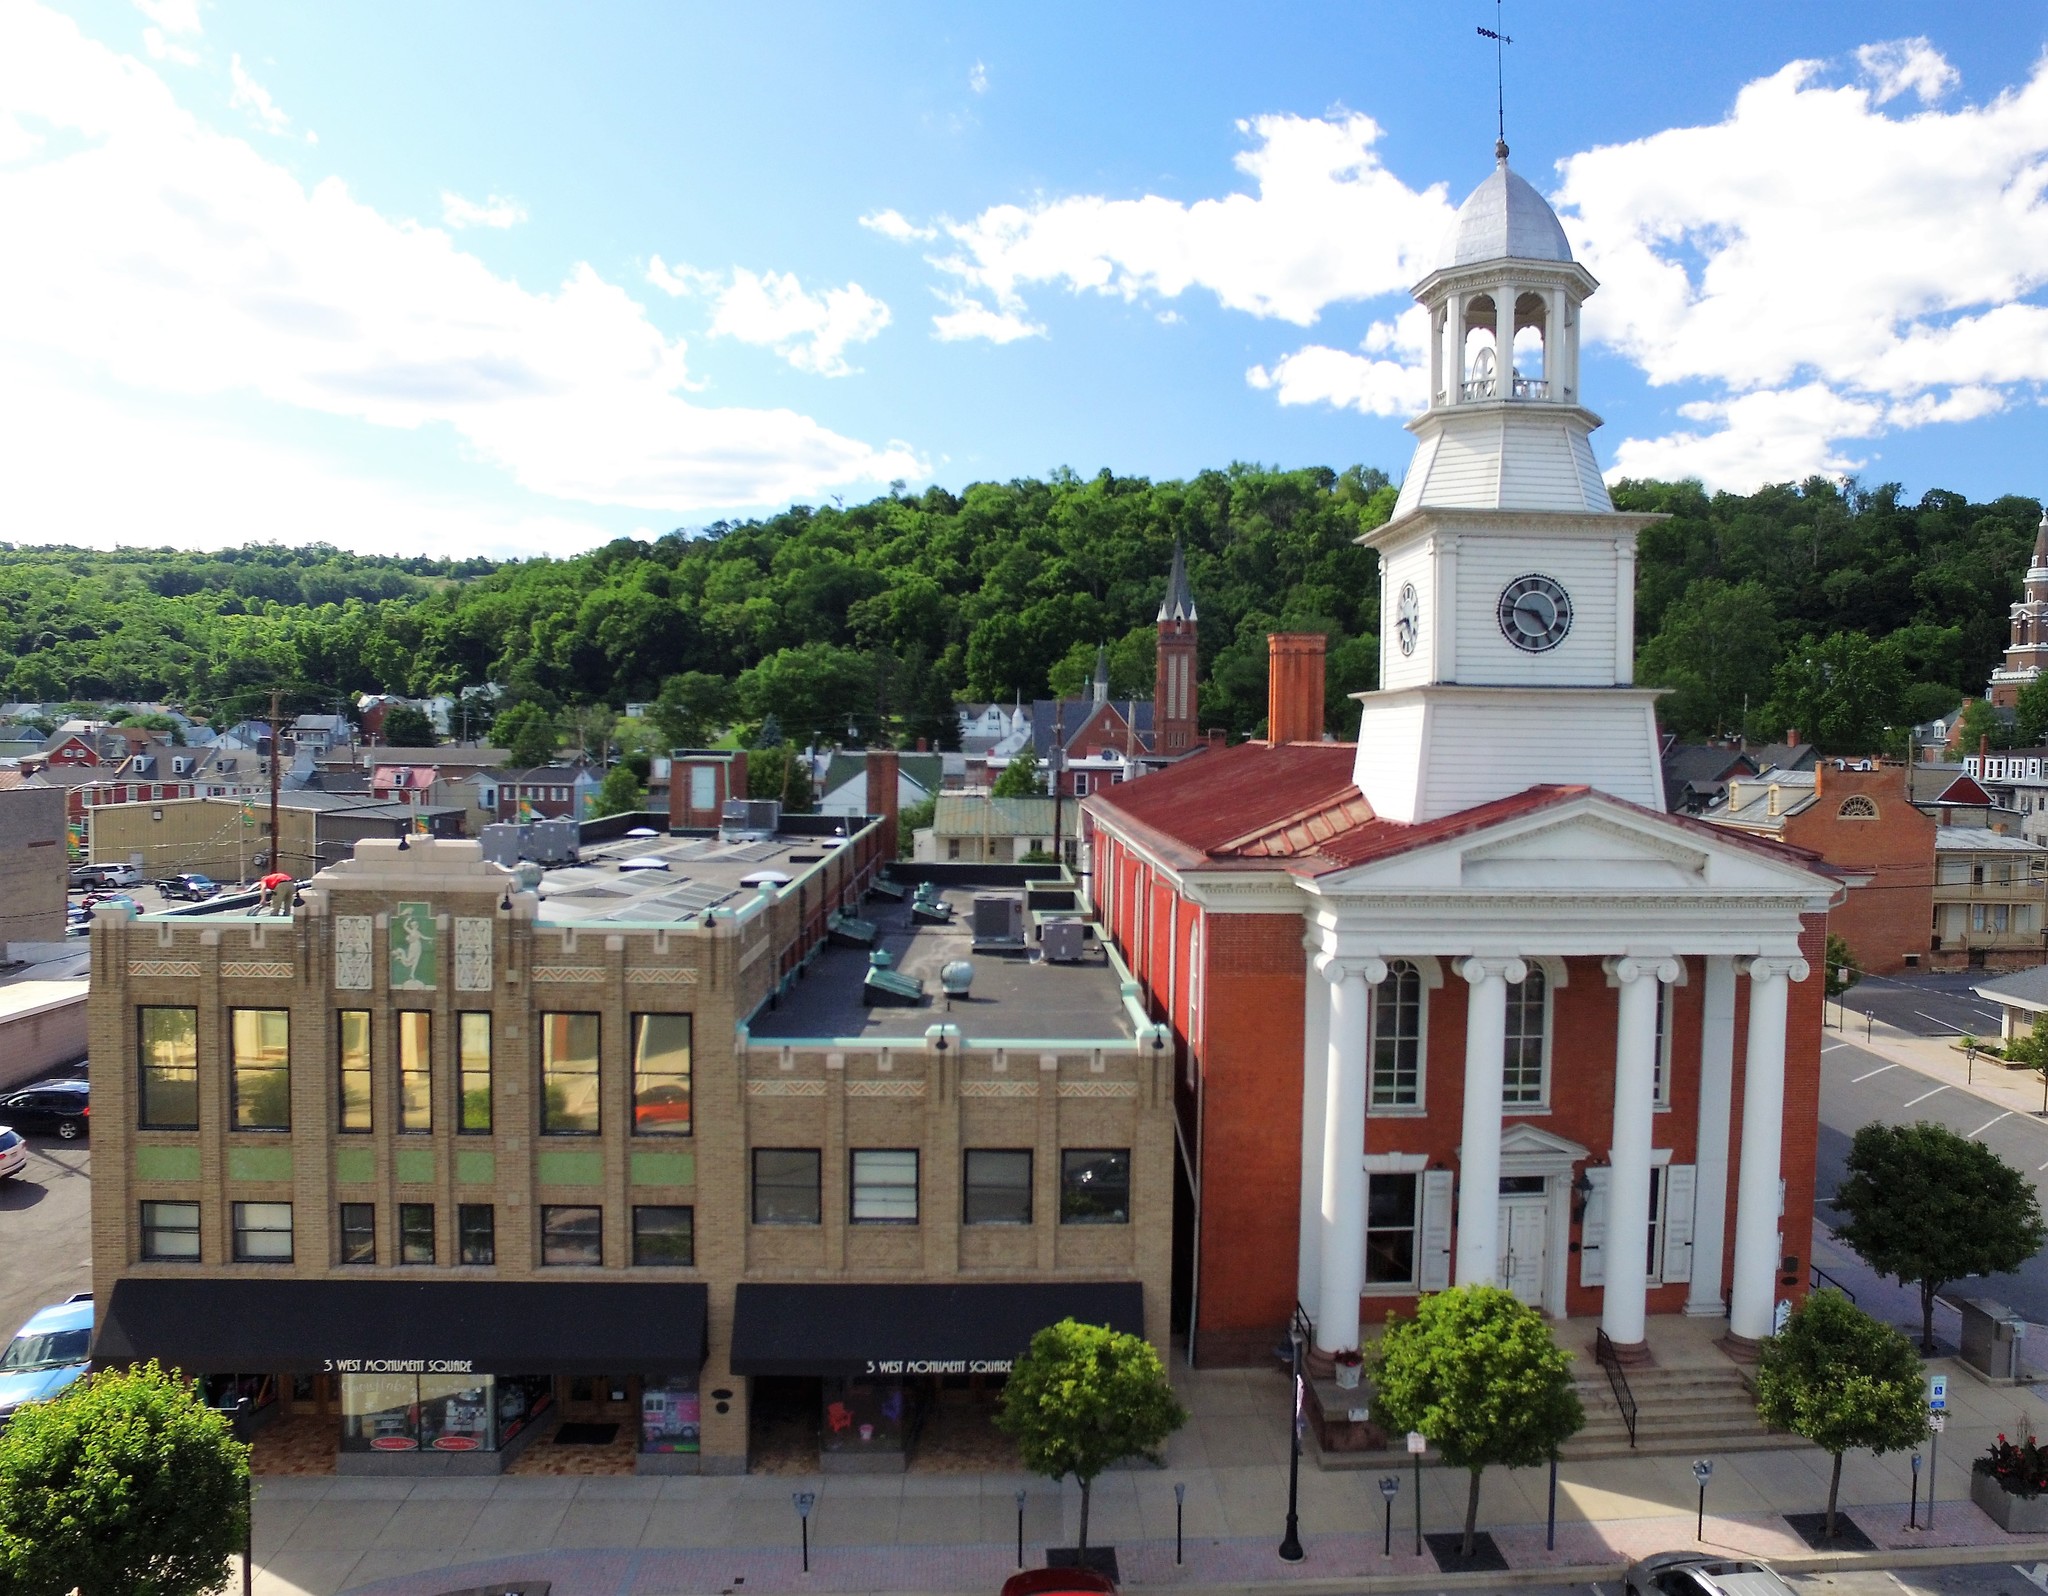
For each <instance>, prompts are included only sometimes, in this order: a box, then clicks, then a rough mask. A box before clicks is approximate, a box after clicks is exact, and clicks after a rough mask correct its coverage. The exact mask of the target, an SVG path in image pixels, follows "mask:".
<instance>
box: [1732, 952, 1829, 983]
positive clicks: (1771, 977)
mask: <svg viewBox="0 0 2048 1596" xmlns="http://www.w3.org/2000/svg"><path fill="white" fill-rule="evenodd" d="M1735 967H1736V969H1737V970H1738V971H1740V972H1741V973H1742V974H1744V975H1746V976H1748V977H1749V978H1750V979H1751V980H1752V981H1779V980H1787V981H1804V980H1805V979H1806V978H1807V977H1808V976H1809V975H1811V974H1812V973H1813V966H1811V965H1810V964H1808V963H1807V962H1806V961H1805V960H1804V959H1802V958H1800V957H1799V956H1798V955H1797V954H1794V955H1792V956H1791V957H1790V958H1786V957H1783V956H1778V955H1770V956H1765V957H1759V958H1754V959H1741V960H1738V961H1737V963H1736V966H1735Z"/></svg>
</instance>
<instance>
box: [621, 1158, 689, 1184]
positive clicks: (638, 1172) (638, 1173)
mask: <svg viewBox="0 0 2048 1596" xmlns="http://www.w3.org/2000/svg"><path fill="white" fill-rule="evenodd" d="M632 1167H633V1184H634V1185H636V1186H688V1185H691V1184H692V1183H693V1182H695V1180H696V1179H697V1155H696V1154H695V1153H635V1154H634V1155H633V1164H632Z"/></svg>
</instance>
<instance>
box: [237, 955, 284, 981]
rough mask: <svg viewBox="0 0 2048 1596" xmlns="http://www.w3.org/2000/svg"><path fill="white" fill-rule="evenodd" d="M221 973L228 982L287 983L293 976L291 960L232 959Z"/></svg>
mask: <svg viewBox="0 0 2048 1596" xmlns="http://www.w3.org/2000/svg"><path fill="white" fill-rule="evenodd" d="M220 973H221V975H222V977H223V978H224V979H226V980H230V981H235V980H242V981H248V980H257V981H285V980H289V979H290V978H291V975H292V962H291V960H289V959H231V960H228V961H227V962H225V963H223V964H222V965H221V967H220Z"/></svg>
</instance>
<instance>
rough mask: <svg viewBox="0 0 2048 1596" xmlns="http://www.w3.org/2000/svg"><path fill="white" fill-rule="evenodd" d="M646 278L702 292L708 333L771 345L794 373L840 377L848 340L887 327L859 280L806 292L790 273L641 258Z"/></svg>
mask: <svg viewBox="0 0 2048 1596" xmlns="http://www.w3.org/2000/svg"><path fill="white" fill-rule="evenodd" d="M647 280H648V281H649V282H651V283H653V284H654V285H655V286H656V287H658V288H661V289H663V290H665V291H666V292H668V293H671V294H676V295H683V294H702V295H704V296H706V297H707V298H709V299H710V300H711V302H712V315H711V326H710V329H709V331H710V333H711V335H712V337H714V338H736V339H738V340H739V341H740V342H741V343H743V344H755V345H759V346H761V347H763V348H770V349H773V350H774V351H775V352H776V353H777V354H778V355H780V356H782V358H783V359H784V360H786V361H788V362H789V363H790V364H791V365H792V366H794V367H795V368H796V369H797V370H798V371H812V372H816V373H817V374H818V375H819V376H821V377H846V376H850V375H852V373H853V372H854V370H855V368H854V367H853V366H850V365H848V364H847V363H846V349H847V346H848V345H849V344H864V343H867V342H868V341H869V340H871V339H873V338H874V337H876V336H877V335H878V334H879V333H880V332H881V330H882V329H883V328H884V327H886V326H888V325H889V307H888V306H887V305H885V304H883V303H882V301H881V300H879V299H877V298H875V297H874V295H872V294H870V293H869V292H868V291H867V290H866V289H864V288H862V287H861V285H860V284H859V283H848V284H847V285H846V286H845V287H844V288H827V289H825V290H824V291H823V292H822V293H816V294H813V293H808V292H806V291H805V289H804V286H803V284H802V283H801V282H800V281H798V279H797V277H796V274H795V273H794V272H751V271H748V270H747V268H746V267H744V266H735V267H734V268H733V269H732V271H731V272H730V273H720V272H707V271H699V270H698V269H697V268H695V267H694V266H681V265H678V266H668V265H665V264H664V263H663V261H662V259H661V257H660V256H659V255H657V256H655V257H654V258H653V259H652V260H651V261H649V262H648V263H647Z"/></svg>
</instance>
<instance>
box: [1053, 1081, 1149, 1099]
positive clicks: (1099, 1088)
mask: <svg viewBox="0 0 2048 1596" xmlns="http://www.w3.org/2000/svg"><path fill="white" fill-rule="evenodd" d="M1137 1095H1138V1083H1137V1082H1136V1081H1061V1082H1060V1096H1062V1097H1136V1096H1137Z"/></svg>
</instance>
